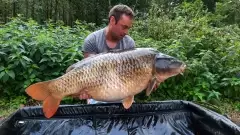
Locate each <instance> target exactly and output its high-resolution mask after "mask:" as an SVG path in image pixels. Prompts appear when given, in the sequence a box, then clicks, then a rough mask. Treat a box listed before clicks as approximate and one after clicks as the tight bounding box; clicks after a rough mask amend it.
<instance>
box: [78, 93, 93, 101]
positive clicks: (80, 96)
mask: <svg viewBox="0 0 240 135" xmlns="http://www.w3.org/2000/svg"><path fill="white" fill-rule="evenodd" d="M89 98H91V96H90V95H88V94H87V93H82V94H80V95H79V99H81V100H82V99H89Z"/></svg>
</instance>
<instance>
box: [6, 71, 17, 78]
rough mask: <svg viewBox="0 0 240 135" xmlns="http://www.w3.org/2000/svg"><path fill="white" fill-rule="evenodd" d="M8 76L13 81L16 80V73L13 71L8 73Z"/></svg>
mask: <svg viewBox="0 0 240 135" xmlns="http://www.w3.org/2000/svg"><path fill="white" fill-rule="evenodd" d="M7 74H8V75H9V76H10V77H11V78H12V79H15V73H14V72H13V71H12V70H10V71H8V72H7Z"/></svg>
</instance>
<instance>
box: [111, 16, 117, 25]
mask: <svg viewBox="0 0 240 135" xmlns="http://www.w3.org/2000/svg"><path fill="white" fill-rule="evenodd" d="M110 23H111V24H116V19H115V17H114V16H111V17H110Z"/></svg>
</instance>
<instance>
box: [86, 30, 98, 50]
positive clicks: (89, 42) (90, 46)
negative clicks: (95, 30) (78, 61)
mask: <svg viewBox="0 0 240 135" xmlns="http://www.w3.org/2000/svg"><path fill="white" fill-rule="evenodd" d="M82 51H83V52H87V53H97V51H98V49H97V45H96V40H95V36H94V35H93V34H90V35H88V36H87V37H86V38H85V40H84V42H83V46H82Z"/></svg>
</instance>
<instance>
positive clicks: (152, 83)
mask: <svg viewBox="0 0 240 135" xmlns="http://www.w3.org/2000/svg"><path fill="white" fill-rule="evenodd" d="M156 84H157V79H156V78H152V79H151V80H150V81H149V83H148V86H147V89H146V95H147V96H149V95H150V94H151V92H152V91H153V89H155V86H156Z"/></svg>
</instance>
